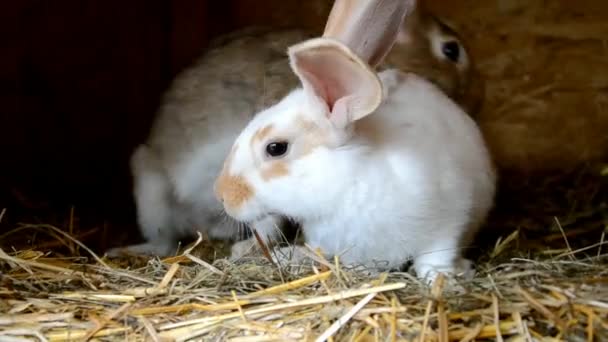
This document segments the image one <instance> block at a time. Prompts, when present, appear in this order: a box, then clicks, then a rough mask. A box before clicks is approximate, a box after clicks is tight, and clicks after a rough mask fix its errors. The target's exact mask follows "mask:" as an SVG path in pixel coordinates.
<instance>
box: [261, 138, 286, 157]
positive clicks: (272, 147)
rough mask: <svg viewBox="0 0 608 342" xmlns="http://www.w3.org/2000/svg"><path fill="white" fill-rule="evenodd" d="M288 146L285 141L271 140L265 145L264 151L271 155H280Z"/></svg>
mask: <svg viewBox="0 0 608 342" xmlns="http://www.w3.org/2000/svg"><path fill="white" fill-rule="evenodd" d="M288 147H289V143H288V142H287V141H273V142H271V143H269V144H268V145H266V153H267V154H268V155H269V156H271V157H280V156H282V155H284V154H285V153H287V149H288Z"/></svg>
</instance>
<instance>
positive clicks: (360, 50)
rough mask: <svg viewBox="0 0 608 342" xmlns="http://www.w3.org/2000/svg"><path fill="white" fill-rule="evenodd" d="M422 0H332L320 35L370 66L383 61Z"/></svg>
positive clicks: (373, 66)
mask: <svg viewBox="0 0 608 342" xmlns="http://www.w3.org/2000/svg"><path fill="white" fill-rule="evenodd" d="M419 1H421V0H335V1H334V4H333V7H332V9H331V12H330V14H329V17H328V18H327V23H326V24H325V30H324V32H323V37H325V38H333V39H336V40H338V41H340V42H342V43H343V44H345V45H346V46H348V47H349V48H350V49H351V50H352V51H353V52H354V53H355V54H356V55H357V56H359V57H360V58H361V59H362V60H363V61H365V62H366V63H367V64H369V65H370V66H371V67H372V68H375V67H377V66H378V65H379V64H381V63H382V61H383V60H384V57H386V55H387V54H388V53H389V52H390V50H391V48H392V47H393V44H394V43H395V41H396V40H397V38H398V36H399V33H400V30H401V26H402V24H403V22H404V20H408V19H407V16H408V15H410V14H411V13H413V12H414V11H415V10H416V8H417V7H418V6H419V4H418V2H419Z"/></svg>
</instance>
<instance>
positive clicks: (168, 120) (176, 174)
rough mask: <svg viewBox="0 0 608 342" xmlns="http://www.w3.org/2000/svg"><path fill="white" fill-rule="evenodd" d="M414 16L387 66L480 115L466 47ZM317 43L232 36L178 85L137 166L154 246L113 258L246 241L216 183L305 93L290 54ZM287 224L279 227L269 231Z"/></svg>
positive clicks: (437, 24) (261, 32) (432, 21)
mask: <svg viewBox="0 0 608 342" xmlns="http://www.w3.org/2000/svg"><path fill="white" fill-rule="evenodd" d="M340 4H341V3H340V1H337V2H336V5H340ZM411 9H412V11H411V12H410V13H409V14H407V18H408V20H407V21H404V23H403V25H402V26H401V27H400V28H399V39H398V41H397V43H396V44H395V45H394V46H393V49H392V50H391V52H390V53H389V54H388V56H387V57H386V60H387V61H388V62H387V63H385V65H392V66H395V67H398V68H399V69H402V70H408V71H412V72H415V73H417V74H419V75H421V76H422V77H425V78H428V79H429V80H431V81H432V82H434V83H435V84H437V85H438V86H439V87H440V88H441V89H442V90H443V91H444V92H445V93H446V94H448V96H450V97H452V98H453V99H454V100H455V101H457V102H458V103H459V104H461V105H462V106H463V108H467V109H468V110H470V111H469V112H470V113H474V112H475V110H476V108H477V107H478V105H479V103H480V102H481V100H482V98H483V93H482V92H480V91H479V90H480V89H481V87H482V84H483V82H482V81H481V79H480V78H478V77H476V70H475V68H474V65H473V63H472V60H471V58H470V56H469V53H468V51H467V49H466V47H465V45H464V43H463V42H462V41H461V40H460V38H459V37H458V35H457V34H456V32H454V31H453V30H451V29H449V28H447V27H446V26H445V25H444V24H443V23H442V22H441V21H440V20H439V19H437V18H435V17H434V16H433V15H432V14H431V13H429V12H428V11H426V10H425V9H424V8H423V7H421V6H419V5H417V4H416V2H412V6H411ZM343 17H344V15H343V16H338V17H336V18H337V19H339V18H343ZM330 22H332V21H331V20H330ZM309 37H310V34H309V33H306V32H304V31H302V30H285V31H268V30H266V29H261V28H250V29H246V30H243V31H240V32H237V33H234V34H230V35H227V36H225V37H221V38H219V39H217V41H216V42H214V43H213V44H212V47H211V48H210V49H209V50H208V52H207V53H206V54H204V55H203V56H202V57H201V58H200V60H198V61H197V62H196V63H195V64H194V65H193V66H192V67H191V68H189V69H187V70H185V71H184V72H182V73H181V74H180V75H179V76H178V77H177V78H176V79H175V80H174V82H173V84H172V86H171V88H170V89H169V90H168V91H167V93H166V94H165V95H164V98H163V103H162V106H161V108H160V111H159V113H158V116H157V118H156V120H155V122H154V125H153V127H152V130H151V132H150V136H149V138H148V139H147V141H146V142H145V143H144V144H141V145H140V146H138V147H137V149H136V150H135V152H134V154H133V156H132V159H131V169H132V173H133V179H134V197H135V202H136V206H137V216H138V224H139V227H140V230H141V232H142V234H143V237H144V238H145V240H146V241H145V242H144V243H142V244H138V245H133V246H128V247H127V248H115V249H112V250H110V251H109V252H108V254H109V255H118V254H120V253H121V252H123V251H126V252H131V253H137V254H140V253H141V254H151V255H161V256H164V255H168V254H170V253H171V252H172V251H174V250H175V249H176V248H177V241H178V240H179V239H180V238H182V237H188V236H194V235H195V232H196V230H199V231H201V232H202V233H208V234H209V235H210V236H211V237H213V238H235V237H237V236H238V235H239V232H240V231H241V229H240V228H242V227H243V226H242V225H237V224H236V223H235V222H234V221H232V220H230V219H228V218H227V217H225V215H224V216H222V207H221V204H220V203H218V202H217V200H216V199H215V198H214V196H213V181H214V179H215V177H216V176H217V174H218V173H219V171H220V170H221V166H222V162H223V159H224V157H225V156H226V154H227V153H228V152H229V150H230V146H231V145H232V143H233V141H234V139H235V138H236V137H237V136H238V134H239V132H240V131H241V130H242V128H243V127H245V126H246V124H247V122H248V121H249V120H250V119H251V117H252V116H253V115H254V114H255V112H256V111H257V110H259V109H260V108H261V107H262V106H264V105H265V104H268V103H275V102H276V101H278V100H279V99H280V98H282V97H283V96H284V95H286V94H287V93H288V92H289V91H290V90H291V89H293V88H294V87H295V86H297V84H298V78H297V77H296V76H295V75H294V74H293V72H292V71H291V68H290V66H289V62H288V59H287V54H286V53H285V52H286V49H287V47H288V46H290V45H292V44H295V43H296V42H299V41H302V40H304V39H306V38H309ZM278 223H279V222H277V221H275V220H273V219H270V218H269V219H268V222H265V225H266V226H272V227H275V226H278V225H279V224H278ZM252 241H253V240H248V242H247V241H245V242H243V243H241V244H237V245H235V248H234V253H233V255H234V256H235V257H238V256H240V255H242V254H243V253H244V252H245V251H247V250H249V248H250V247H251V243H252Z"/></svg>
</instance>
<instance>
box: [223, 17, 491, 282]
mask: <svg viewBox="0 0 608 342" xmlns="http://www.w3.org/2000/svg"><path fill="white" fill-rule="evenodd" d="M386 15H390V16H395V15H399V13H396V12H395V11H393V12H386ZM406 20H407V19H406ZM385 31H386V32H385V33H383V34H384V35H385V36H384V37H382V38H384V39H383V40H379V41H383V42H384V43H383V44H380V45H376V46H372V45H369V46H361V45H357V44H350V45H351V46H356V47H357V49H358V50H357V54H355V53H354V52H353V50H351V49H350V48H349V47H347V44H348V43H349V42H348V39H346V40H345V43H342V42H340V41H338V40H336V39H332V38H329V37H324V38H313V39H310V40H307V41H304V42H302V43H298V44H296V45H293V46H291V47H290V48H289V50H288V54H289V58H290V65H291V67H292V69H293V72H294V73H295V74H296V75H297V76H298V78H299V80H300V82H301V88H298V89H295V90H293V91H292V92H290V93H289V94H288V95H287V96H286V97H284V98H283V99H282V100H281V101H279V102H278V103H277V104H276V105H274V106H271V107H269V108H267V109H265V110H263V111H261V112H260V113H258V114H257V115H256V116H255V117H254V118H253V119H252V120H251V121H250V123H249V124H248V125H247V127H246V128H245V129H244V130H243V131H242V132H241V133H240V135H239V136H238V138H237V139H236V140H235V143H234V144H233V147H232V151H231V153H230V154H229V156H228V157H227V159H226V161H225V163H224V167H223V170H222V172H221V174H220V175H219V177H218V179H217V181H216V185H215V191H216V195H217V197H218V199H219V200H220V201H221V202H222V203H223V207H224V209H225V211H226V213H228V214H229V215H230V216H231V217H233V218H234V219H235V220H237V221H239V222H241V223H245V224H251V225H252V226H253V227H255V228H256V229H257V230H258V231H259V232H260V233H261V234H260V235H263V236H265V235H272V234H275V232H274V231H273V230H272V229H269V228H268V226H266V225H265V224H266V222H263V221H267V220H269V219H272V218H276V217H290V218H293V219H295V220H296V221H297V222H299V223H300V224H301V229H302V232H303V234H304V237H305V241H306V243H307V244H309V245H310V246H311V247H313V248H320V249H321V250H322V251H323V252H324V253H326V254H327V255H339V256H340V257H341V260H342V262H344V263H347V264H361V265H365V266H372V267H380V268H386V269H391V268H397V267H399V266H401V265H402V264H403V263H405V262H406V261H407V260H408V259H409V258H413V261H414V268H415V270H416V273H417V274H418V276H419V277H421V278H426V279H427V280H433V279H434V277H435V276H436V274H437V272H445V273H452V272H463V271H464V272H466V271H469V270H468V269H467V268H468V267H469V265H470V264H469V262H468V261H466V260H465V259H464V257H463V255H462V252H463V250H462V248H463V247H466V246H467V244H469V243H470V241H471V239H472V237H473V235H474V234H475V233H476V231H477V230H478V228H479V227H480V225H481V224H482V223H483V221H484V220H485V217H486V216H487V213H488V211H489V210H490V208H491V207H492V204H493V198H494V192H495V182H496V179H495V178H496V176H495V172H494V168H493V164H492V161H491V157H490V155H489V153H488V151H487V149H486V145H485V142H484V139H483V137H482V135H481V133H480V131H479V129H478V127H477V125H476V124H475V122H474V121H473V120H472V119H471V117H469V116H468V115H467V114H466V113H465V112H464V111H463V110H462V109H461V107H460V106H458V105H457V104H456V103H455V102H454V101H452V100H451V99H450V98H449V97H447V96H446V95H445V94H444V93H443V92H442V91H441V90H440V89H439V88H438V87H437V86H435V85H434V84H433V83H431V82H430V81H428V80H426V79H424V78H423V77H419V76H416V75H415V74H412V73H404V72H402V71H400V70H398V69H387V70H384V71H381V72H379V73H376V72H375V71H374V70H373V69H372V68H371V67H370V65H369V62H370V60H371V58H368V59H367V60H365V61H364V60H362V59H361V58H359V56H368V57H369V56H378V55H383V54H385V53H386V51H388V50H390V47H391V45H392V43H393V41H394V39H396V37H395V34H393V33H391V31H390V30H388V29H387V30H385ZM373 34H374V35H378V32H375V33H373ZM366 38H369V37H366V34H365V33H364V34H362V35H359V36H357V37H355V38H354V39H355V40H358V39H366ZM374 38H377V37H374ZM370 48H372V49H374V51H366V50H365V49H370ZM374 62H377V61H372V64H374ZM382 263H384V265H383V266H382Z"/></svg>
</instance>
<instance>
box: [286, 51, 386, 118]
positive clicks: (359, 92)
mask: <svg viewBox="0 0 608 342" xmlns="http://www.w3.org/2000/svg"><path fill="white" fill-rule="evenodd" d="M355 58H356V57H355V56H351V55H349V54H348V53H346V52H344V51H341V50H340V49H338V48H335V47H323V48H317V49H311V50H305V51H300V53H298V54H297V56H296V58H295V67H296V69H297V73H298V74H299V75H300V79H301V80H302V83H303V85H304V88H305V90H306V91H307V92H312V93H314V95H316V96H318V97H319V98H321V100H322V101H323V102H325V104H326V105H327V107H328V110H329V114H330V115H329V118H330V120H332V121H334V122H335V123H337V124H338V125H339V126H342V125H344V124H347V123H348V122H350V121H353V120H357V119H359V118H360V117H362V116H364V115H367V114H369V112H370V111H372V110H373V109H369V107H371V106H377V102H378V98H380V97H381V87H380V86H379V83H378V81H377V79H376V78H375V74H374V73H373V71H371V70H370V69H369V68H368V67H367V66H365V65H363V64H361V62H357V61H356V60H355ZM374 109H375V108H374ZM366 111H367V112H366Z"/></svg>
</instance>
